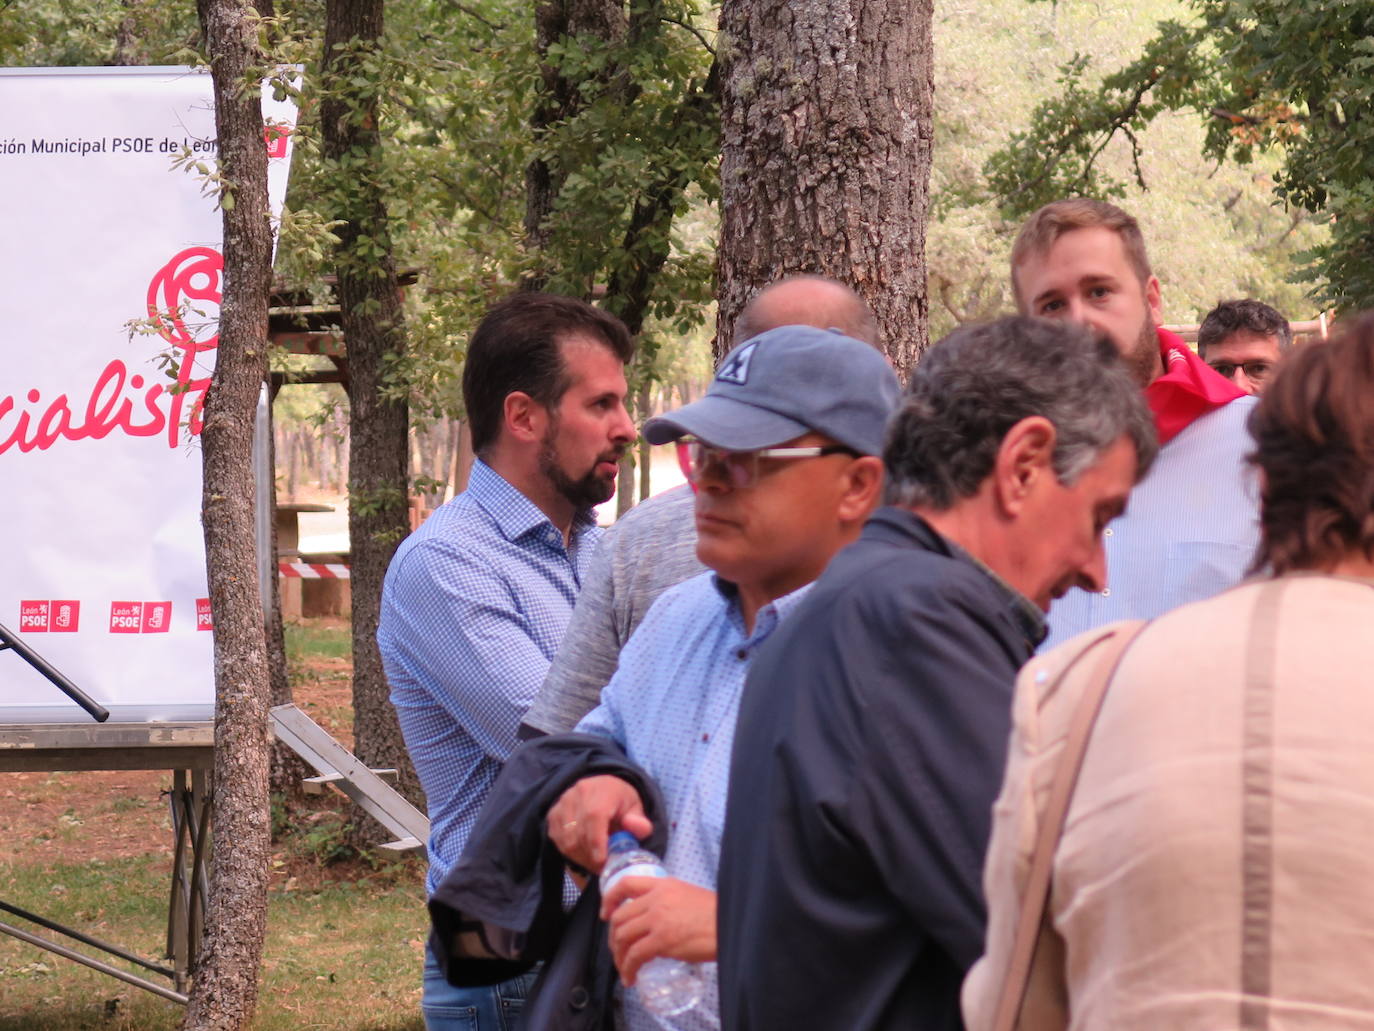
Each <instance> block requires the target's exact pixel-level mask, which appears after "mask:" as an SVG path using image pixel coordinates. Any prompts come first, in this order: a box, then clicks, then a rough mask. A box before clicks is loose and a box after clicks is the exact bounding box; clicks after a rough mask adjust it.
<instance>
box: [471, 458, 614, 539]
mask: <svg viewBox="0 0 1374 1031" xmlns="http://www.w3.org/2000/svg"><path fill="white" fill-rule="evenodd" d="M467 493H468V494H469V495H470V496H471V497H472V499H473V500H474V501H476V502H477V504H479V505H480V506H482V509H483V510H484V511H485V512H486V513H487V514H488V515H489V516H491V518H492V521H493V522H495V523H496V528H497V529H498V530H500V531H501V535H502V536H503V537H505V538H506V540H508V541H516V540H519V539H520V538H521V537H524V536H525V535H526V534H529V533H532V532H534V531H536V530H543V529H544V528H545V527H548V528H550V529H552V530H553V531H554V532H555V533H557V534H558V535H559V538H560V539H561V538H562V533H561V531H559V529H558V527H556V526H554V525H553V522H552V521H551V520H550V519H549V517H548V516H546V515H545V514H544V511H543V509H541V508H540V507H539V506H538V505H536V504H535V503H534V502H533V501H531V500H530V499H529V498H527V497H526V496H525V495H524V494H522V493H520V491H519V490H517V489H516V488H515V487H514V486H512V485H511V483H510V481H509V480H507V479H506V478H505V477H504V476H502V475H501V474H500V473H498V472H497V471H496V470H495V469H493V468H492V467H491V466H489V465H487V463H485V462H483V461H482V460H481V459H480V458H478V459H475V460H474V461H473V463H472V471H471V472H470V473H469V474H468V486H467ZM595 525H596V511H595V510H594V509H590V508H587V509H583V510H582V511H581V512H578V513H577V515H576V516H574V517H573V525H572V537H573V538H574V539H576V538H577V537H579V536H581V535H582V534H583V533H584V532H585V531H587V530H589V529H591V528H592V527H594V526H595Z"/></svg>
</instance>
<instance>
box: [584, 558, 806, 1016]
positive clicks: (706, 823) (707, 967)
mask: <svg viewBox="0 0 1374 1031" xmlns="http://www.w3.org/2000/svg"><path fill="white" fill-rule="evenodd" d="M810 588H811V585H810V584H807V585H806V586H805V587H802V588H800V589H798V590H796V591H793V592H792V593H791V594H788V595H785V596H784V597H782V598H779V599H777V600H776V601H774V602H772V603H770V604H768V605H765V606H764V607H763V608H761V609H760V610H759V612H758V615H757V617H756V618H755V619H754V630H753V632H752V633H746V632H745V629H744V617H743V615H742V613H741V612H740V607H739V602H738V600H737V596H736V592H735V589H734V587H733V585H731V584H729V583H726V582H725V581H723V580H721V579H720V578H719V577H717V576H716V574H715V573H709V572H708V573H703V574H701V575H700V576H696V577H693V578H692V579H690V580H687V581H686V582H684V583H681V584H679V585H678V586H676V587H673V588H670V589H669V590H668V591H667V592H665V593H664V594H663V595H662V596H661V597H660V598H659V599H658V601H656V602H654V605H653V607H652V608H650V609H649V613H648V615H647V616H645V617H644V622H643V623H641V624H640V626H639V629H638V630H636V631H635V633H634V636H632V637H631V638H630V640H629V642H628V643H627V644H626V645H625V650H624V651H622V652H621V653H620V667H619V669H617V670H616V674H615V676H614V677H613V678H612V680H611V682H610V683H609V684H608V685H607V686H606V689H605V690H604V691H603V692H602V693H601V704H600V705H599V706H597V708H595V709H593V710H592V711H591V712H589V713H588V714H587V715H586V716H585V717H583V719H582V722H581V723H579V724H578V725H577V729H578V730H579V731H583V732H585V733H590V734H604V735H605V736H607V737H610V738H613V739H614V740H615V741H616V742H617V743H618V744H619V745H620V746H621V747H622V748H623V749H624V750H625V752H626V754H627V755H629V757H630V758H631V759H633V760H634V761H635V762H636V763H638V764H639V765H640V766H642V767H643V768H644V769H645V771H647V772H648V774H649V775H650V776H651V777H653V779H654V781H655V782H656V783H657V784H658V786H659V788H660V789H661V790H662V791H663V798H664V801H665V802H666V803H667V807H668V818H669V821H670V827H669V834H668V854H667V855H666V856H664V857H663V862H664V865H665V866H666V867H667V868H668V873H670V874H671V875H672V876H674V877H678V878H681V879H682V880H684V881H690V882H691V883H692V884H696V885H699V886H700V887H703V888H710V889H711V890H712V891H715V890H716V872H717V869H718V868H719V866H720V839H721V834H722V833H723V832H724V830H725V798H726V795H727V793H728V788H729V778H730V750H731V748H732V747H733V744H734V740H735V720H736V717H737V716H738V715H739V700H740V692H741V691H742V690H743V689H744V677H745V674H746V673H748V672H749V664H750V660H751V659H752V658H753V655H754V652H755V650H756V649H757V648H758V647H759V645H760V644H762V643H763V642H764V641H765V640H767V639H768V637H769V635H770V634H772V633H773V631H774V630H776V629H777V627H778V625H779V623H780V622H781V621H782V620H783V619H784V618H785V617H786V616H787V615H788V613H790V612H791V611H792V610H793V609H794V608H795V607H796V605H797V603H798V602H800V601H801V599H802V598H804V597H805V596H806V592H807V591H808V590H810ZM702 966H703V973H704V975H705V977H706V985H705V993H704V995H703V1002H702V1004H701V1005H699V1006H697V1007H695V1008H694V1009H692V1010H690V1011H688V1012H687V1013H685V1014H682V1015H681V1016H678V1017H671V1018H662V1017H655V1016H654V1015H653V1014H651V1013H649V1012H648V1011H647V1010H645V1009H644V1007H643V1006H642V1005H641V1004H640V1003H639V1000H638V998H636V996H635V992H634V990H633V989H628V990H627V991H626V992H625V1022H626V1025H627V1026H628V1027H629V1028H630V1031H658V1029H664V1028H666V1029H672V1031H716V1029H717V1028H719V1027H720V1001H719V1000H720V992H719V988H718V986H717V981H716V965H715V964H714V963H705V964H703V965H702Z"/></svg>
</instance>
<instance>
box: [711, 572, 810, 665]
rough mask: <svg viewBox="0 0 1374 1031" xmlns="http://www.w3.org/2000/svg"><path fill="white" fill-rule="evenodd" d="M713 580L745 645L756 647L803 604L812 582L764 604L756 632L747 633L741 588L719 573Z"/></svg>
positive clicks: (713, 575)
mask: <svg viewBox="0 0 1374 1031" xmlns="http://www.w3.org/2000/svg"><path fill="white" fill-rule="evenodd" d="M711 582H712V583H713V584H714V585H715V588H716V590H717V591H719V592H720V596H721V599H722V600H723V601H724V602H725V606H726V612H727V613H728V618H729V619H730V621H731V623H732V624H733V625H734V627H735V629H736V630H738V631H739V634H740V637H742V638H744V642H743V643H744V647H746V648H754V647H756V646H757V645H760V644H762V643H763V642H764V640H766V639H767V637H768V635H769V634H771V633H772V632H773V631H774V630H776V629H777V627H778V624H779V623H781V622H782V621H783V620H784V619H786V618H787V615H788V613H790V612H791V611H792V610H793V609H794V608H796V607H797V606H798V605H799V604H801V600H802V599H803V598H805V597H806V592H807V591H809V590H811V587H812V584H814V583H815V581H814V580H813V581H812V582H811V583H808V584H802V585H801V586H800V587H798V588H797V589H796V590H795V591H793V592H792V593H791V594H784V595H783V596H782V597H781V598H774V599H773V600H772V601H770V602H769V603H768V604H767V605H764V606H763V607H762V608H760V609H759V611H758V612H757V613H755V615H754V632H753V633H751V634H748V635H746V634H745V632H744V613H743V612H742V611H740V607H739V588H738V587H736V586H735V585H734V584H733V583H731V582H730V581H729V580H726V579H724V578H723V577H722V576H721V575H720V574H719V573H712V574H711Z"/></svg>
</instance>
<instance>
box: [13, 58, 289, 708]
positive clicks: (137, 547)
mask: <svg viewBox="0 0 1374 1031" xmlns="http://www.w3.org/2000/svg"><path fill="white" fill-rule="evenodd" d="M263 113H264V116H265V118H266V120H267V122H268V125H269V127H270V128H269V130H268V133H267V137H268V140H267V142H268V152H269V155H271V161H270V163H269V187H270V191H271V201H272V210H273V216H274V218H275V217H276V216H277V215H278V214H279V213H280V210H281V204H282V201H283V199H284V197H285V193H286V176H287V171H288V169H289V162H290V151H291V137H290V129H291V127H292V126H293V125H294V123H295V109H294V105H293V104H292V103H291V102H289V101H286V102H276V101H273V100H272V99H271V95H270V91H267V92H265V95H264V99H263ZM187 148H189V150H190V152H191V154H192V155H193V157H194V161H198V162H204V164H205V165H206V168H207V170H208V171H210V172H211V173H213V171H214V168H215V122H214V105H213V100H212V94H211V84H210V76H209V74H208V73H206V72H203V71H192V70H190V69H185V68H109V69H107V68H80V69H25V70H0V212H3V218H0V226H2V227H3V233H4V245H3V247H0V484H2V485H3V486H0V490H2V491H3V492H4V497H5V499H6V500H5V503H4V504H2V505H0V623H3V624H4V625H5V626H7V627H8V628H9V629H10V630H11V631H13V632H15V633H16V634H18V635H19V636H20V637H21V638H22V639H23V640H24V642H25V643H27V644H28V645H29V646H31V647H32V648H33V649H35V650H36V651H37V652H39V653H40V654H41V655H42V656H44V657H45V658H46V659H48V661H49V662H51V663H52V664H53V665H54V666H56V667H57V669H59V670H60V671H61V672H63V673H65V674H66V675H67V676H68V677H69V678H70V679H71V680H72V681H73V682H74V683H75V684H76V686H77V687H79V688H81V689H82V690H83V691H85V692H86V693H87V694H89V695H90V696H91V697H92V698H94V699H95V700H96V701H97V702H100V703H101V704H102V705H104V706H106V707H107V708H109V709H110V711H111V720H112V721H143V720H180V719H208V718H209V717H210V716H211V715H212V713H213V708H214V682H213V669H212V650H211V636H212V635H211V632H210V630H211V626H212V617H211V613H210V611H209V600H208V598H207V594H208V592H207V590H206V577H205V549H204V542H203V537H202V535H201V526H200V484H201V456H200V442H199V432H200V419H199V416H200V404H201V402H202V400H203V398H204V394H205V390H206V388H207V387H208V385H209V382H210V374H211V372H212V370H213V367H214V356H215V351H214V347H215V344H216V342H217V337H216V320H217V318H218V315H219V298H220V288H221V275H220V274H221V267H222V262H221V257H220V252H219V248H220V242H221V225H220V217H221V216H220V213H219V211H218V210H217V209H216V208H215V203H214V198H213V196H211V195H207V194H206V191H205V183H204V182H203V181H202V179H201V178H199V177H198V176H197V174H196V172H195V171H194V170H187V169H185V168H176V169H174V168H173V167H172V166H173V161H174V159H175V158H176V157H177V156H178V155H181V154H183V152H184V151H185V150H186V149H187ZM152 312H160V313H162V316H161V318H160V319H159V320H158V322H157V326H158V332H155V333H143V334H134V335H132V336H131V335H130V328H129V325H130V323H131V322H133V321H137V320H143V321H144V322H147V321H148V320H149V316H150V313H152ZM251 546H252V544H251V542H245V547H251ZM88 720H89V717H88V716H86V714H85V713H84V712H82V711H81V710H80V709H78V708H77V707H76V706H75V705H74V704H73V703H72V702H70V701H68V700H67V698H66V696H65V695H64V694H62V692H60V691H59V690H58V689H57V688H55V687H53V686H52V685H51V684H49V683H48V682H47V681H46V680H45V679H43V678H42V677H41V676H39V675H38V674H37V673H35V672H34V671H33V670H31V669H30V668H29V667H28V665H27V664H26V663H24V662H23V661H22V660H21V659H20V658H19V657H18V656H17V655H16V654H15V653H13V652H10V651H4V652H0V723H31V722H84V721H88Z"/></svg>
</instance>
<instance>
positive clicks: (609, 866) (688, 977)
mask: <svg viewBox="0 0 1374 1031" xmlns="http://www.w3.org/2000/svg"><path fill="white" fill-rule="evenodd" d="M606 849H607V852H608V853H609V854H608V855H607V856H606V865H605V866H603V867H602V868H601V894H602V895H603V896H605V895H606V893H607V892H609V891H610V890H611V888H612V887H614V885H615V883H616V881H618V880H620V878H622V877H667V876H668V871H667V870H665V869H664V868H663V861H662V860H661V859H659V858H658V856H656V855H654V854H653V853H652V852H650V851H649V850H648V849H646V848H644V847H642V846H641V845H640V844H639V842H638V841H637V840H636V839H635V836H634V835H633V834H631V833H630V832H629V831H616V832H615V833H614V834H612V835H611V840H610V841H609V842H608V843H607V846H606ZM635 991H636V992H637V993H638V994H639V1000H640V1002H642V1003H644V1008H645V1009H647V1010H649V1012H651V1013H654V1014H656V1015H657V1016H660V1017H675V1016H677V1015H678V1014H679V1013H686V1012H687V1011H688V1010H689V1009H691V1008H692V1007H693V1006H695V1005H696V1004H697V1003H698V1002H700V1001H701V991H702V984H701V971H699V970H698V969H697V966H696V964H695V963H684V962H683V961H682V960H680V959H670V958H668V957H667V956H657V957H655V958H654V959H651V960H649V962H647V963H645V964H644V965H643V966H642V967H640V968H639V974H638V976H637V977H636V978H635Z"/></svg>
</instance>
